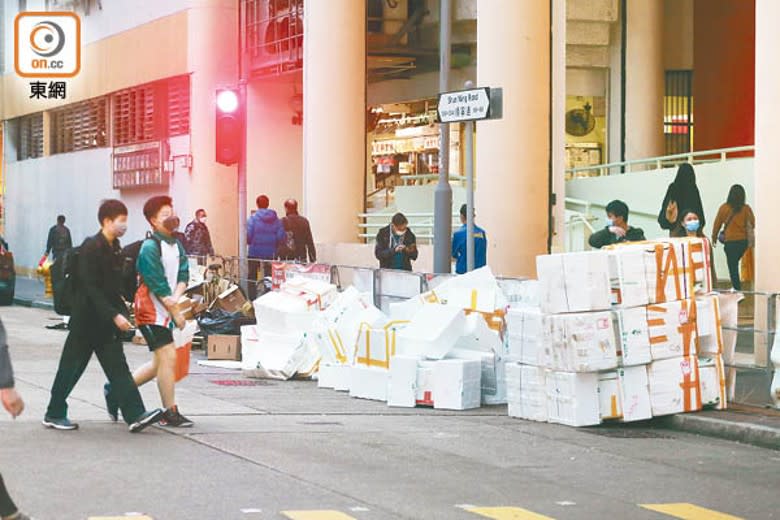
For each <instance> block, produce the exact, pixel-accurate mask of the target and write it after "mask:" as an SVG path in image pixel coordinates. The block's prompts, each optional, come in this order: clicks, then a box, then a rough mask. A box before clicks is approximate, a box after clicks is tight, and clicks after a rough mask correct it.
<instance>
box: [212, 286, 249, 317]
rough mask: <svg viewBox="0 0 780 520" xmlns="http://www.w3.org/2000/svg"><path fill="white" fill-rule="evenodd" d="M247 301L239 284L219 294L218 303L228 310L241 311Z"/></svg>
mask: <svg viewBox="0 0 780 520" xmlns="http://www.w3.org/2000/svg"><path fill="white" fill-rule="evenodd" d="M246 303H247V299H246V297H245V296H244V293H243V292H241V288H240V287H238V286H237V285H234V286H233V287H231V288H230V289H228V290H227V291H225V292H223V293H221V294H220V295H219V296H217V305H219V307H220V308H221V309H222V310H224V311H226V312H231V313H232V312H239V311H241V310H243V308H244V304H246Z"/></svg>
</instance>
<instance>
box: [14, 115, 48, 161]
mask: <svg viewBox="0 0 780 520" xmlns="http://www.w3.org/2000/svg"><path fill="white" fill-rule="evenodd" d="M16 121H17V124H18V130H19V133H18V139H17V152H16V154H17V159H18V160H20V161H24V160H25V159H35V158H36V157H43V113H42V112H39V113H37V114H32V115H29V116H24V117H20V118H18V119H17V120H16Z"/></svg>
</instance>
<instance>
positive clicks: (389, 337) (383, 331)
mask: <svg viewBox="0 0 780 520" xmlns="http://www.w3.org/2000/svg"><path fill="white" fill-rule="evenodd" d="M408 323H409V322H407V321H391V322H389V323H387V324H386V325H385V326H384V327H382V328H373V327H371V326H370V325H369V324H367V323H363V324H362V325H361V326H360V333H359V334H358V341H357V348H356V353H355V354H356V355H355V364H356V365H362V366H365V367H372V368H381V369H384V370H389V369H390V359H391V358H392V357H393V356H395V354H396V345H397V343H398V331H399V330H401V329H403V328H404V327H405V326H406V325H407V324H408Z"/></svg>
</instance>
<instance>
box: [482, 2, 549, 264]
mask: <svg viewBox="0 0 780 520" xmlns="http://www.w3.org/2000/svg"><path fill="white" fill-rule="evenodd" d="M477 9H478V17H477V85H478V86H485V87H502V88H503V89H504V107H503V108H504V110H503V119H500V120H492V121H481V122H478V123H477V127H478V128H477V134H478V144H477V147H476V148H477V150H476V171H477V182H476V184H477V188H476V194H475V212H476V215H477V223H478V224H479V225H480V226H481V227H483V228H485V231H486V232H487V236H488V246H489V249H488V265H490V266H491V267H492V269H493V271H494V272H495V273H497V274H502V275H507V276H531V277H535V275H536V260H535V258H536V255H539V254H544V253H546V252H547V250H548V238H549V215H550V205H549V199H550V170H549V168H550V80H549V78H550V5H549V2H540V1H535V0H534V1H517V0H493V1H492V2H488V3H486V2H480V3H479V4H478V7H477Z"/></svg>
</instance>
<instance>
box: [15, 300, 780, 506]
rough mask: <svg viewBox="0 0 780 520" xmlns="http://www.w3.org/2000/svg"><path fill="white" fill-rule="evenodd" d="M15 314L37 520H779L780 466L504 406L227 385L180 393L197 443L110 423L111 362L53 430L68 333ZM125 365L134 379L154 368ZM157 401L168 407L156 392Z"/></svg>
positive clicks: (703, 444) (208, 380)
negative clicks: (453, 407) (47, 416)
mask: <svg viewBox="0 0 780 520" xmlns="http://www.w3.org/2000/svg"><path fill="white" fill-rule="evenodd" d="M0 315H2V317H3V320H4V322H5V324H6V327H7V328H8V329H9V332H10V336H11V338H10V341H11V346H12V352H13V355H14V358H15V360H16V368H17V373H18V374H17V375H18V379H19V388H20V390H21V391H22V392H23V394H24V396H25V397H26V399H27V400H28V404H29V409H28V412H27V414H26V415H25V416H23V417H22V418H20V419H19V420H17V421H16V422H15V423H12V422H11V421H10V420H8V419H7V418H6V417H3V418H2V419H0V469H2V471H3V474H4V477H5V478H6V481H7V483H8V485H9V486H10V487H11V488H12V489H13V491H14V493H15V495H16V496H17V497H18V500H19V502H20V504H23V506H24V507H25V508H26V509H28V510H29V511H30V512H31V513H33V514H34V515H36V517H37V518H38V519H39V520H70V519H82V520H83V519H86V518H101V517H111V516H122V517H123V518H127V517H125V516H123V515H125V514H126V513H130V512H136V513H138V514H141V513H143V514H145V515H147V516H148V518H153V519H155V520H177V519H199V520H200V519H202V520H211V519H237V520H240V519H244V520H254V519H271V518H292V519H302V520H331V519H334V520H339V519H341V520H345V519H357V520H379V519H395V518H410V519H418V518H419V519H429V518H431V519H456V520H457V519H464V520H467V519H469V518H472V519H474V518H480V517H483V518H484V517H487V518H496V519H542V518H558V519H592V518H604V519H607V518H609V519H611V518H632V519H657V520H662V519H664V518H690V519H722V520H725V519H729V518H755V519H766V518H780V512H779V511H780V494H779V493H778V486H780V471H778V468H780V452H777V451H771V450H765V449H760V448H754V447H750V446H743V445H739V444H736V443H731V442H726V441H719V440H713V439H709V438H704V437H698V436H693V435H689V434H684V433H677V432H671V431H665V430H661V429H655V428H653V427H652V426H644V425H643V426H641V427H634V428H598V429H585V430H576V429H571V428H566V427H563V426H555V425H548V424H535V423H530V422H525V421H519V420H514V419H510V418H508V417H505V409H504V408H503V407H493V408H484V409H481V410H478V411H475V412H468V413H442V412H438V411H434V410H425V409H415V410H399V409H389V408H387V407H386V406H385V405H384V404H382V403H373V402H368V401H359V400H353V399H350V398H349V397H347V396H345V395H344V394H340V393H336V392H333V391H330V390H318V389H317V388H316V386H315V385H314V384H313V383H310V382H260V383H261V384H259V385H257V386H239V385H238V384H237V383H235V381H243V380H242V378H241V377H240V375H238V374H235V373H230V372H225V371H217V370H213V369H209V370H203V369H201V370H198V369H195V373H193V374H192V375H191V376H190V377H189V378H188V379H187V380H186V381H185V382H184V383H183V384H182V385H181V387H180V388H179V402H180V406H181V409H182V411H183V412H184V413H186V414H187V415H190V416H191V417H192V418H193V419H195V420H196V423H197V424H196V427H195V428H194V429H192V430H191V431H189V432H187V431H177V432H169V431H166V430H163V429H158V428H155V429H152V430H151V431H147V432H145V433H144V434H141V435H130V434H129V433H127V432H126V430H125V428H124V427H123V426H121V425H114V424H111V423H109V422H108V421H107V420H106V419H105V411H104V409H103V404H102V395H101V392H100V387H101V383H102V381H103V377H102V375H101V373H100V369H99V366H97V364H96V363H93V364H92V365H90V368H89V369H88V371H87V373H86V374H85V377H84V378H83V380H82V381H81V383H80V384H79V386H78V387H77V388H76V391H75V393H74V395H73V398H72V399H71V416H72V418H73V419H75V420H79V421H80V422H81V425H82V429H81V430H80V431H78V432H54V431H48V430H44V429H43V428H42V427H41V426H40V424H39V420H40V418H41V415H42V413H43V410H44V408H45V404H46V398H47V393H48V387H49V385H50V383H51V380H52V378H53V374H54V370H55V368H56V362H57V356H58V354H59V350H60V348H61V344H62V341H63V340H64V337H65V336H64V333H62V332H58V331H49V330H46V329H44V328H43V326H44V325H45V324H47V323H49V320H50V319H52V318H54V316H53V315H52V314H51V313H48V312H46V311H41V310H37V309H23V308H6V309H2V310H0ZM126 352H127V354H128V358H129V360H130V364H131V365H133V366H137V365H138V364H140V363H142V362H144V361H145V360H146V359H147V358H148V353H147V352H146V351H145V350H144V349H143V348H141V347H136V346H132V345H127V346H126ZM226 381H227V382H228V383H232V384H228V385H226V384H224V383H225V382H226ZM143 394H144V398H145V399H146V402H147V403H148V404H149V405H150V406H151V405H157V403H158V397H157V395H156V389H155V388H154V387H148V388H145V389H144V391H143ZM651 504H655V506H648V505H651ZM658 504H667V505H662V506H658ZM668 504H672V505H668ZM685 504H690V505H685ZM642 505H645V506H647V507H642ZM649 507H654V508H655V509H656V510H662V511H665V512H656V511H653V510H651V509H650V508H649ZM718 514H721V515H731V516H718ZM136 518H142V517H140V516H136Z"/></svg>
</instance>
